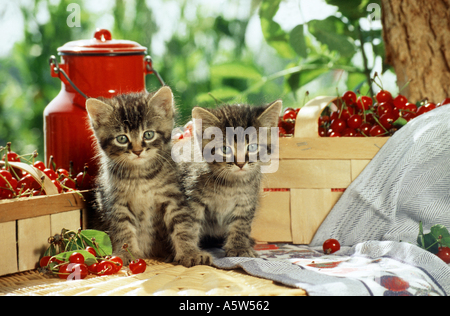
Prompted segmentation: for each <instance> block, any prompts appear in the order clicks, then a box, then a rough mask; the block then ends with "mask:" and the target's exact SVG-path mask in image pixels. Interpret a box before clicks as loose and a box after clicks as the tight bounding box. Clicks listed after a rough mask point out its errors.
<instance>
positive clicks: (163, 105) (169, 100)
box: [149, 86, 175, 118]
mask: <svg viewBox="0 0 450 316" xmlns="http://www.w3.org/2000/svg"><path fill="white" fill-rule="evenodd" d="M149 104H152V106H154V108H156V109H157V111H158V112H161V115H162V116H163V117H168V118H173V117H174V114H175V108H174V102H173V93H172V90H171V89H170V88H169V87H168V86H163V87H162V88H160V89H159V90H158V91H156V92H155V94H154V95H153V96H152V98H151V99H150V102H149ZM159 110H162V111H159Z"/></svg>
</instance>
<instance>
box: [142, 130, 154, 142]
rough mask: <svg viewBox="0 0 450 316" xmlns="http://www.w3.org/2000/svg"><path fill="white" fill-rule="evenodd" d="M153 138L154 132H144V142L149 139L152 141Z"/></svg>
mask: <svg viewBox="0 0 450 316" xmlns="http://www.w3.org/2000/svg"><path fill="white" fill-rule="evenodd" d="M153 137H155V132H154V131H146V132H145V133H144V139H145V140H150V139H152V138H153Z"/></svg>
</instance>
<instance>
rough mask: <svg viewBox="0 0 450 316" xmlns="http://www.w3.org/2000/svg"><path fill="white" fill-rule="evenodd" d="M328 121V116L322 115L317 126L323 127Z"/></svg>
mask: <svg viewBox="0 0 450 316" xmlns="http://www.w3.org/2000/svg"><path fill="white" fill-rule="evenodd" d="M329 121H330V117H329V116H328V115H324V116H321V117H319V126H321V125H324V124H325V123H328V122H329Z"/></svg>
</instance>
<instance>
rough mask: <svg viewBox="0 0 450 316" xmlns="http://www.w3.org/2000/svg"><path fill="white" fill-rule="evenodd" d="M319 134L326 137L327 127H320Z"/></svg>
mask: <svg viewBox="0 0 450 316" xmlns="http://www.w3.org/2000/svg"><path fill="white" fill-rule="evenodd" d="M319 136H320V137H326V136H327V130H326V129H325V127H319Z"/></svg>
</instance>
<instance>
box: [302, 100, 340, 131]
mask: <svg viewBox="0 0 450 316" xmlns="http://www.w3.org/2000/svg"><path fill="white" fill-rule="evenodd" d="M335 99H336V97H316V98H314V99H312V100H311V101H309V102H308V103H306V104H305V105H304V106H303V107H302V108H301V109H300V111H299V112H298V115H297V119H296V120H295V131H294V137H303V138H319V137H320V136H319V123H318V119H319V117H320V114H322V111H323V109H324V108H325V107H326V106H327V105H328V104H330V102H332V101H334V100H335Z"/></svg>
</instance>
